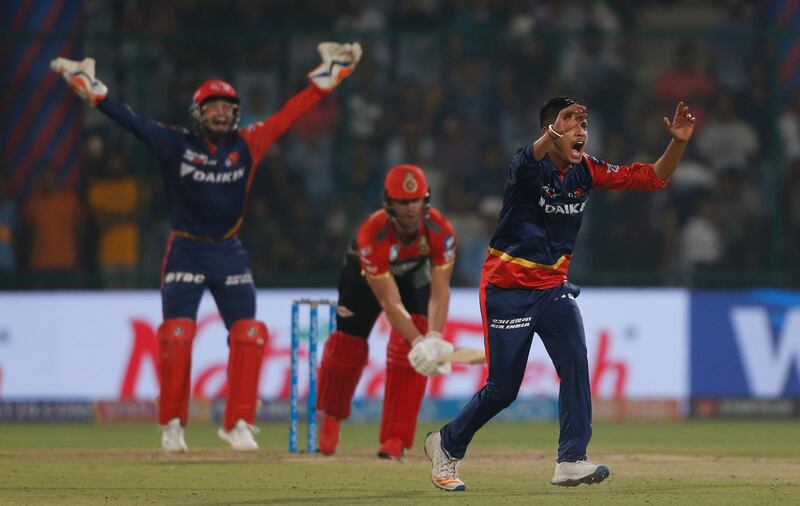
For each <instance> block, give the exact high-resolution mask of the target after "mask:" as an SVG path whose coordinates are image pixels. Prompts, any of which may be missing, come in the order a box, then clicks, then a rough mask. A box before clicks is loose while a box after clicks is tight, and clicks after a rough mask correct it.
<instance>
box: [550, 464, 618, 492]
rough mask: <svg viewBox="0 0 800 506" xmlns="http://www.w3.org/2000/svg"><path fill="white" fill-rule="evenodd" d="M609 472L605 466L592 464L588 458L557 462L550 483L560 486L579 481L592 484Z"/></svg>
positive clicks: (574, 484)
mask: <svg viewBox="0 0 800 506" xmlns="http://www.w3.org/2000/svg"><path fill="white" fill-rule="evenodd" d="M609 474H610V473H609V471H608V468H607V467H606V466H601V465H599V464H593V463H592V462H590V461H589V460H578V461H576V462H557V463H556V470H555V472H554V473H553V479H552V480H550V483H552V484H553V485H558V486H561V487H574V486H576V485H580V484H581V483H586V484H587V485H592V484H594V483H600V482H601V481H603V480H605V479H606V478H608V475H609Z"/></svg>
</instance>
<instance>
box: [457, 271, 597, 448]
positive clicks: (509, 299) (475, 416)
mask: <svg viewBox="0 0 800 506" xmlns="http://www.w3.org/2000/svg"><path fill="white" fill-rule="evenodd" d="M579 293H580V288H578V287H577V286H575V285H573V284H571V283H564V284H562V285H560V286H557V287H555V288H550V289H547V290H524V289H503V288H498V287H496V286H493V285H491V284H488V285H486V287H485V289H484V290H483V293H482V294H481V297H482V298H483V301H484V304H483V307H482V309H483V315H482V316H483V322H484V328H485V329H486V330H487V339H486V340H487V343H488V346H489V377H488V379H487V380H486V385H484V386H483V388H481V389H480V390H479V391H478V393H476V394H475V395H474V396H473V397H472V399H471V400H470V401H469V402H468V403H467V405H466V406H464V407H463V408H462V409H461V412H460V413H459V414H458V416H457V417H456V418H455V420H453V421H452V422H450V423H448V424H447V425H445V426H444V427H442V429H441V434H442V448H443V449H444V450H445V451H447V453H449V454H450V456H452V457H455V458H459V459H460V458H463V457H464V454H465V453H466V451H467V446H468V445H469V443H470V441H472V437H473V436H474V435H475V433H476V432H477V431H478V429H480V428H481V427H483V425H484V424H485V423H486V422H488V421H489V420H490V419H491V418H492V417H493V416H494V415H496V414H497V413H499V412H500V411H502V410H503V409H505V408H506V407H507V406H509V405H510V404H511V403H512V402H513V401H514V399H516V398H517V394H518V393H519V388H520V385H521V384H522V379H523V376H524V375H525V367H526V365H527V362H528V354H529V353H530V349H531V342H532V340H533V334H534V332H535V333H537V334H539V337H541V339H542V342H543V343H544V346H545V349H546V350H547V353H548V355H550V359H551V360H552V361H553V365H554V366H555V368H556V372H557V373H558V376H559V377H560V378H561V386H560V389H559V393H558V415H559V421H560V424H561V431H560V435H559V439H558V462H564V461H568V462H571V461H575V460H580V459H585V458H586V447H587V446H588V445H589V440H590V439H591V437H592V397H591V391H590V388H589V365H588V359H587V357H586V337H585V335H584V331H583V320H582V318H581V313H580V310H579V309H578V305H577V304H576V302H575V297H577V296H578V294H579Z"/></svg>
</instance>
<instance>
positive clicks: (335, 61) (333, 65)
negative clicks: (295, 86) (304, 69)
mask: <svg viewBox="0 0 800 506" xmlns="http://www.w3.org/2000/svg"><path fill="white" fill-rule="evenodd" d="M317 49H318V50H319V55H320V57H322V63H320V64H319V66H318V67H317V68H315V69H314V70H312V71H311V72H309V73H308V78H309V79H310V80H311V82H312V83H314V85H315V86H316V87H317V88H319V89H321V90H325V91H330V90H332V89H334V88H336V86H338V85H339V83H340V82H342V80H344V78H346V77H347V76H349V75H350V74H352V73H353V70H355V68H356V65H358V61H359V60H360V59H361V44H359V43H358V42H354V43H352V44H339V43H336V42H322V43H320V45H319V46H317Z"/></svg>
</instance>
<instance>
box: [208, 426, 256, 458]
mask: <svg viewBox="0 0 800 506" xmlns="http://www.w3.org/2000/svg"><path fill="white" fill-rule="evenodd" d="M259 432H261V431H260V430H259V429H258V427H256V426H255V425H250V424H249V423H247V422H245V421H244V420H242V419H241V418H240V419H239V420H238V421H237V422H236V425H234V426H233V428H232V429H231V430H229V431H226V430H225V428H224V427H223V428H220V429H219V430H218V431H217V435H218V436H219V437H220V439H222V440H224V441H227V442H228V443H230V445H231V448H233V449H234V450H238V451H241V452H247V451H253V450H258V443H256V440H255V438H254V437H253V434H258V433H259Z"/></svg>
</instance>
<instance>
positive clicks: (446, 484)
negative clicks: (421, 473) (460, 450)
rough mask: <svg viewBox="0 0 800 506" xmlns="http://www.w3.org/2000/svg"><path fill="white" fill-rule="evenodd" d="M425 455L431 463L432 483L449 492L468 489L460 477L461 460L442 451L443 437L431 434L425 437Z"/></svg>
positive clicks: (434, 433) (435, 433) (436, 433)
mask: <svg viewBox="0 0 800 506" xmlns="http://www.w3.org/2000/svg"><path fill="white" fill-rule="evenodd" d="M425 455H427V456H428V459H429V460H430V461H431V481H432V482H433V484H434V485H435V486H436V487H437V488H439V489H442V490H445V491H447V492H461V491H463V490H465V489H466V488H467V487H466V485H464V482H463V481H461V479H459V477H458V463H459V459H454V458H453V457H451V456H450V455H448V454H447V452H445V451H444V450H443V449H442V435H441V434H439V432H438V431H437V432H429V433H428V435H427V436H426V437H425Z"/></svg>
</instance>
